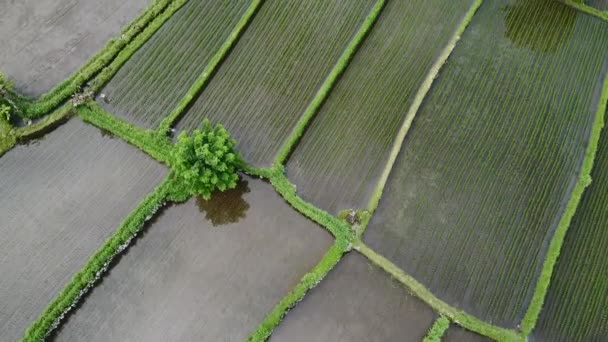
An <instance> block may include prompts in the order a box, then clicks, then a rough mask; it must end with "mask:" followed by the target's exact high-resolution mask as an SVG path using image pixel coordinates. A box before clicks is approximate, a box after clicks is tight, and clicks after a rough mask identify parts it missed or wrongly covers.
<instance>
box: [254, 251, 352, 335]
mask: <svg viewBox="0 0 608 342" xmlns="http://www.w3.org/2000/svg"><path fill="white" fill-rule="evenodd" d="M346 248H348V242H347V241H345V240H336V241H335V242H334V244H333V245H332V246H331V248H330V249H329V250H328V251H327V253H325V255H324V256H323V258H322V259H321V261H320V262H319V263H318V264H317V265H316V266H315V267H314V268H313V269H312V270H311V271H310V272H308V273H306V274H305V275H304V276H303V277H302V279H301V280H300V282H299V283H298V285H296V287H295V288H294V289H293V290H291V291H290V292H289V293H288V294H287V295H286V296H285V297H283V299H281V301H280V302H279V303H278V304H277V305H276V306H275V307H274V308H273V309H272V311H270V313H269V314H268V315H266V317H265V318H264V320H263V321H262V323H261V324H260V325H259V326H258V327H257V329H256V330H255V331H254V332H253V333H251V335H249V338H248V339H247V341H252V342H253V341H256V342H257V341H266V339H268V337H270V334H272V331H273V330H274V329H275V328H276V327H277V325H279V323H280V322H281V320H282V319H283V317H285V315H286V314H287V312H288V311H289V309H291V308H293V307H294V306H295V305H296V304H297V303H298V302H299V301H301V300H302V298H304V296H305V295H306V293H307V292H308V291H309V290H310V289H312V288H313V287H315V286H316V285H317V284H319V283H320V282H321V280H322V279H323V278H325V276H326V275H327V273H329V271H330V270H331V269H332V268H334V266H336V264H337V263H338V262H339V261H340V259H341V258H342V255H343V254H344V252H345V251H346Z"/></svg>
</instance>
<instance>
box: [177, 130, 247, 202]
mask: <svg viewBox="0 0 608 342" xmlns="http://www.w3.org/2000/svg"><path fill="white" fill-rule="evenodd" d="M235 145H236V141H235V140H234V139H232V138H231V137H230V134H229V133H228V131H227V130H226V129H225V128H224V127H223V126H222V125H216V126H215V127H213V126H212V125H211V122H209V120H207V119H205V121H203V124H202V126H201V128H200V129H195V130H194V131H193V132H192V135H188V134H187V133H186V132H185V131H182V132H181V133H180V134H179V136H178V137H177V144H176V145H175V148H174V149H173V151H172V158H171V160H172V165H171V166H172V170H173V176H174V177H175V180H176V181H177V182H176V183H179V184H181V186H179V187H176V188H177V189H176V192H177V193H178V195H182V196H184V197H185V196H190V195H193V196H196V195H200V196H201V197H203V198H204V199H209V198H211V193H212V192H213V191H215V190H216V189H217V190H220V191H224V190H226V189H233V188H235V187H236V183H237V180H238V179H239V176H238V174H237V168H238V166H239V165H240V164H241V157H240V156H239V154H238V153H237V152H236V151H235V150H234V146H235Z"/></svg>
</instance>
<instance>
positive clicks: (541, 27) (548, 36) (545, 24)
mask: <svg viewBox="0 0 608 342" xmlns="http://www.w3.org/2000/svg"><path fill="white" fill-rule="evenodd" d="M576 17H577V13H576V11H575V10H573V9H571V8H568V7H567V6H566V5H564V4H562V3H559V2H558V1H555V0H516V1H515V3H514V4H512V5H507V6H506V8H505V18H504V20H505V25H506V31H505V36H506V37H507V38H508V39H509V40H510V41H511V42H512V43H513V44H515V45H516V46H518V47H521V48H529V49H531V50H533V51H537V52H555V51H557V50H558V49H560V48H561V47H563V46H564V45H565V43H567V42H568V41H569V40H570V38H571V36H572V31H573V28H574V24H575V23H576Z"/></svg>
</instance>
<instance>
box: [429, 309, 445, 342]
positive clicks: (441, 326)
mask: <svg viewBox="0 0 608 342" xmlns="http://www.w3.org/2000/svg"><path fill="white" fill-rule="evenodd" d="M449 327H450V320H449V319H448V318H447V317H445V316H443V315H442V316H441V317H439V318H437V319H436V320H435V323H433V326H432V327H431V329H429V331H428V332H427V334H426V336H424V340H423V342H441V337H442V336H443V334H445V332H446V330H448V328H449Z"/></svg>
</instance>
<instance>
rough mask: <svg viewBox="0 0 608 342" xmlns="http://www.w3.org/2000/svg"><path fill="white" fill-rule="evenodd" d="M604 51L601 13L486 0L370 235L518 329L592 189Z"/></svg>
mask: <svg viewBox="0 0 608 342" xmlns="http://www.w3.org/2000/svg"><path fill="white" fill-rule="evenodd" d="M607 59H608V25H606V24H605V23H604V22H602V21H601V20H598V19H596V18H594V17H591V16H588V15H586V14H581V13H578V12H576V11H574V10H573V9H571V8H569V7H567V6H565V5H563V4H560V3H557V2H554V1H550V0H536V1H523V0H502V1H487V2H484V3H483V5H482V6H481V8H480V9H479V12H478V13H477V14H476V15H475V17H474V18H473V21H472V22H471V24H470V26H469V27H468V28H467V31H466V32H465V34H464V35H463V37H462V39H461V40H460V42H459V44H458V45H457V47H456V49H455V50H454V52H453V54H452V56H451V57H450V59H449V60H448V62H447V64H446V65H445V66H444V68H443V69H442V71H441V72H440V74H439V76H438V79H437V80H436V81H435V83H434V85H433V88H432V89H431V91H430V92H429V94H428V96H427V98H426V99H425V101H424V103H423V105H422V107H421V108H420V110H419V112H418V114H417V115H416V119H415V120H414V123H413V126H412V128H411V130H410V131H409V133H408V136H407V137H406V139H405V141H404V145H403V147H402V150H401V152H400V155H399V157H398V159H397V161H396V164H395V165H394V167H393V170H392V174H391V176H390V178H389V180H388V183H387V186H386V190H385V194H384V196H383V197H382V199H381V201H380V205H379V207H378V209H377V211H376V213H375V215H374V217H373V218H372V220H371V222H370V225H369V228H368V229H367V231H366V233H365V235H364V241H366V243H367V244H368V245H369V246H370V247H372V248H373V249H375V250H376V251H379V252H380V253H381V254H383V255H385V256H386V257H387V258H388V259H389V260H391V261H392V262H393V263H395V264H396V265H398V266H399V267H401V268H402V269H403V270H405V272H407V273H409V274H411V275H412V276H413V277H414V278H416V279H417V280H418V281H420V282H421V283H422V284H424V285H425V286H426V287H427V288H428V289H429V290H430V291H431V292H432V293H434V294H435V295H436V296H438V297H439V298H441V299H442V300H444V301H446V302H447V303H449V304H451V305H453V306H455V307H457V308H460V309H463V310H464V311H465V312H467V313H469V314H472V315H473V316H475V317H478V318H480V319H483V320H485V321H487V322H490V323H493V324H495V325H498V326H505V327H508V328H517V327H518V324H519V323H520V322H521V321H522V319H523V317H524V314H525V313H526V310H527V308H528V305H529V304H530V302H531V300H532V297H533V295H534V293H535V286H536V283H537V280H538V277H539V274H540V273H541V272H540V271H541V268H542V267H543V261H544V259H545V257H546V255H547V247H548V245H549V243H550V242H551V241H552V237H553V233H554V232H555V231H556V229H557V228H562V230H563V228H564V227H563V226H564V224H565V225H566V227H567V223H568V219H566V220H562V218H563V217H567V216H568V214H571V211H572V209H573V208H572V203H570V202H571V201H570V196H571V194H573V193H574V192H573V190H576V191H575V192H576V193H578V191H579V190H580V189H579V188H580V187H581V186H584V179H583V178H584V177H583V178H580V179H579V176H580V175H581V169H582V166H583V161H584V160H586V159H585V156H586V154H587V149H588V147H589V146H590V143H589V140H590V136H591V135H592V134H591V132H592V130H593V128H594V123H595V122H596V115H597V113H596V112H597V110H598V98H599V96H598V95H599V92H600V90H601V88H602V85H603V81H604V76H605V74H606V66H605V61H606V60H607ZM591 140H593V139H591ZM581 184H582V185H581ZM573 198H574V197H573ZM574 202H575V203H574V207H575V206H576V201H574ZM566 208H568V209H567V210H566Z"/></svg>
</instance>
